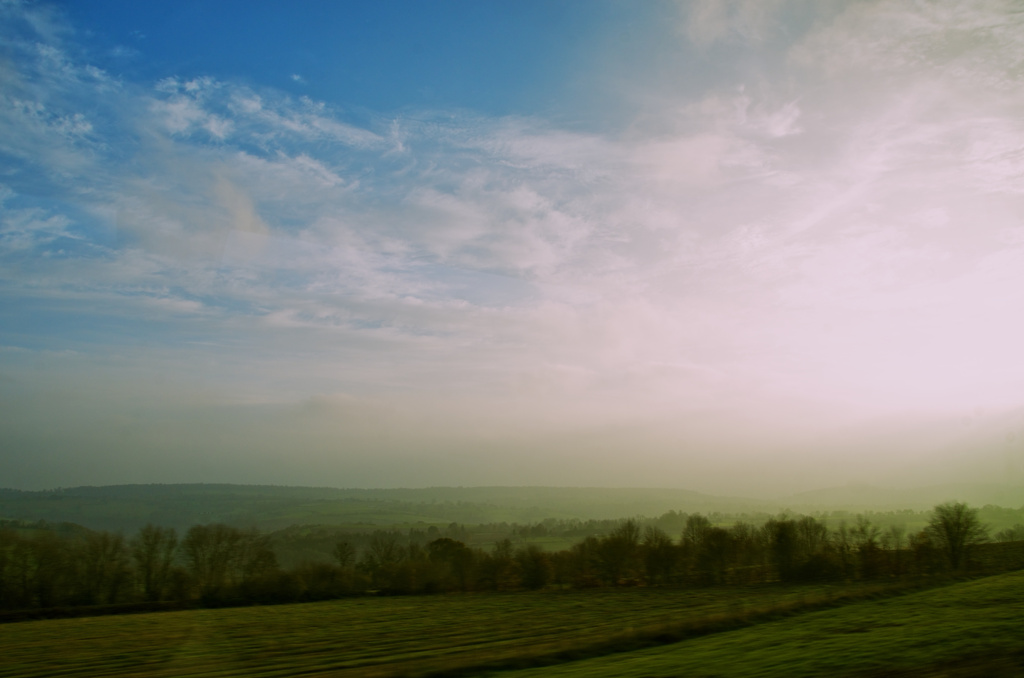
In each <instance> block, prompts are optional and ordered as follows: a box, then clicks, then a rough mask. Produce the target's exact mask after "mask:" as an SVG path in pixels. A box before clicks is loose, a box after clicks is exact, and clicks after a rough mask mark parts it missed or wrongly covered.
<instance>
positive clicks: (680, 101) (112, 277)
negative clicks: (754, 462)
mask: <svg viewBox="0 0 1024 678" xmlns="http://www.w3.org/2000/svg"><path fill="white" fill-rule="evenodd" d="M812 4H815V5H816V4H817V3H812ZM805 7H807V5H806V4H800V3H796V4H793V3H786V2H770V3H766V2H736V3H719V2H713V3H686V4H685V5H684V6H683V11H682V12H681V13H680V17H681V19H680V21H681V22H682V23H681V26H682V30H681V31H680V33H679V36H678V39H679V40H680V41H684V42H688V43H689V44H693V45H696V47H697V48H698V53H699V54H704V55H706V56H708V58H711V57H715V58H718V57H717V56H716V55H718V54H719V52H718V51H716V50H723V49H732V48H733V47H735V46H737V45H738V46H741V47H742V48H743V49H744V50H755V51H756V50H762V49H763V50H766V51H770V52H771V53H772V54H773V55H775V56H773V58H772V59H769V60H767V61H766V62H765V64H764V65H763V68H756V67H751V68H750V69H748V71H747V72H746V75H745V77H744V78H741V79H740V80H736V79H735V78H734V77H732V74H734V73H736V72H737V71H729V73H730V77H729V78H723V79H722V80H720V81H715V82H714V83H713V84H711V85H709V86H708V87H707V88H706V89H705V90H704V91H701V92H699V93H697V94H694V93H693V92H690V91H685V92H680V93H679V94H678V95H676V94H672V91H673V90H672V88H671V84H670V83H666V84H665V86H664V91H662V92H658V96H657V101H659V102H661V104H660V105H659V107H658V108H657V109H656V110H649V109H646V108H645V106H646V105H647V102H649V101H651V100H652V99H643V100H642V101H641V102H640V103H638V110H637V112H636V114H635V116H634V119H633V121H632V122H631V124H629V125H627V126H625V127H623V128H618V129H605V130H602V131H582V130H580V129H573V128H568V127H567V126H565V125H559V124H555V123H553V122H550V121H548V120H545V119H544V118H543V117H540V116H535V117H527V116H517V117H512V116H509V117H504V118H497V119H495V118H486V117H482V116H475V115H473V114H471V113H467V112H465V111H461V112H454V111H448V112H443V111H442V112H437V111H435V112H424V111H419V112H413V111H405V112H402V113H401V114H397V115H396V114H391V115H388V116H384V115H381V116H379V117H373V116H366V117H367V120H366V121H364V122H360V123H356V122H354V121H353V119H352V118H350V117H347V116H346V114H345V112H344V111H343V110H341V109H339V108H336V107H332V106H331V105H330V104H328V103H326V102H322V101H316V100H314V99H311V98H307V97H301V98H294V97H291V96H289V95H287V94H285V93H283V92H280V91H275V90H273V89H270V88H262V89H261V88H259V87H258V86H256V85H252V84H240V83H238V82H234V81H230V80H218V79H216V78H213V77H207V76H203V75H201V74H188V73H184V74H180V75H179V76H177V77H172V78H167V79H163V80H160V81H159V82H155V83H147V82H125V81H121V80H120V79H118V78H116V77H113V76H112V75H110V74H109V73H106V72H104V71H102V70H100V69H98V68H95V67H93V66H91V65H89V61H88V59H87V58H86V57H84V56H82V55H81V54H80V50H78V49H77V48H76V46H75V42H74V41H75V37H74V35H73V33H72V32H71V31H70V30H67V29H66V28H62V25H63V24H62V23H61V22H62V19H60V17H59V15H58V14H56V13H51V12H48V11H47V10H45V8H41V7H40V6H36V5H21V4H10V3H8V4H5V5H4V6H3V12H4V16H5V18H6V21H5V24H6V26H7V28H5V29H2V35H3V36H4V41H5V44H6V47H4V48H3V50H4V59H5V61H4V66H3V70H2V71H0V100H2V103H0V153H2V154H3V156H2V157H3V158H4V160H3V163H4V165H5V169H4V171H3V174H2V176H0V183H2V184H3V189H2V190H3V193H2V194H0V197H2V203H0V261H2V262H3V272H2V273H0V294H2V295H3V298H4V305H5V306H6V307H7V309H8V311H7V313H8V321H7V326H8V327H12V326H13V325H11V324H10V323H17V325H18V330H17V331H11V330H9V331H8V332H7V333H5V334H3V335H0V336H2V337H3V341H4V342H6V344H7V345H8V346H13V347H17V348H18V349H19V351H21V352H19V351H14V350H13V349H12V350H11V351H10V352H8V353H5V354H3V356H4V357H2V358H0V360H2V362H0V365H2V366H6V367H5V369H7V370H9V371H11V372H12V373H17V374H24V371H23V370H24V365H25V364H27V363H26V360H27V358H26V357H25V356H26V355H27V353H25V352H24V351H28V350H30V349H39V350H43V349H45V350H58V349H62V348H63V349H68V350H71V351H75V352H76V353H75V356H77V357H66V358H62V361H63V362H62V363H61V364H62V367H61V369H65V368H66V363H74V362H75V361H79V363H78V364H79V369H81V370H82V371H83V373H86V372H88V373H99V372H103V370H105V369H107V368H106V367H105V365H106V364H107V362H108V361H114V360H115V358H114V357H113V356H115V355H122V356H123V355H128V354H130V355H131V356H133V357H132V358H131V360H133V361H137V363H136V364H137V365H142V364H143V363H144V362H145V361H146V360H147V356H149V357H151V358H152V360H153V361H154V363H153V364H154V365H161V366H162V367H160V368H157V367H154V368H152V369H154V370H157V371H159V370H162V369H166V370H167V371H168V373H170V372H175V373H176V375H175V377H174V379H175V380H176V383H179V386H176V388H184V390H188V389H196V388H198V389H199V390H202V389H201V388H200V386H197V384H204V383H212V382H216V384H217V387H216V389H214V390H215V391H216V396H211V398H213V399H214V400H216V401H217V402H222V403H223V402H233V403H237V402H243V401H244V402H257V403H261V405H266V404H268V403H274V404H276V405H278V406H281V407H298V405H296V404H297V403H301V402H306V403H314V405H316V406H313V405H310V407H312V409H313V410H315V412H314V414H309V413H308V412H307V413H306V414H304V415H302V416H306V417H307V418H306V419H303V421H305V422H306V423H307V424H308V423H309V417H312V418H313V419H315V420H316V421H317V422H318V423H317V425H316V426H318V427H320V428H317V432H316V434H315V435H316V436H325V437H329V435H328V434H327V433H325V431H331V432H333V433H338V429H337V427H334V426H333V425H331V424H330V422H329V419H330V416H328V415H326V414H323V412H328V411H330V412H333V411H334V409H332V408H334V407H335V405H333V404H332V405H329V406H327V405H325V406H323V407H321V406H320V404H322V403H321V401H320V400H318V399H320V398H326V399H327V400H326V401H324V402H328V403H334V404H337V402H343V405H338V407H341V408H342V409H345V408H349V406H350V405H351V407H354V408H355V410H354V411H358V410H359V408H360V407H363V406H364V405H363V404H358V403H364V404H365V403H372V404H371V405H366V407H370V408H371V409H374V408H376V409H374V411H385V410H386V411H391V412H396V411H400V412H402V415H401V416H402V417H407V418H409V419H408V421H412V420H413V419H415V418H416V416H417V415H415V414H414V413H415V412H417V411H423V412H431V413H433V415H436V416H435V417H434V419H433V421H434V422H435V424H436V426H434V428H431V430H432V431H434V432H435V433H436V432H437V431H438V430H440V428H442V427H443V426H442V424H443V425H448V426H451V427H453V429H457V428H458V427H459V426H460V425H462V424H463V423H465V422H467V421H471V420H472V421H487V422H490V423H489V424H488V426H490V427H491V428H490V429H488V430H492V431H497V430H501V431H514V430H516V428H517V427H519V426H523V425H524V424H523V422H524V421H533V422H546V423H545V424H544V426H548V425H550V426H551V427H552V428H559V427H561V428H562V429H566V430H579V429H587V430H591V429H592V428H593V427H596V426H600V425H605V424H608V423H610V422H618V423H623V424H627V423H636V422H640V421H642V422H646V423H650V422H652V421H653V422H656V423H655V424H651V426H652V428H651V430H652V431H657V436H662V437H663V438H665V437H667V438H672V436H674V435H679V436H682V438H680V439H685V438H686V434H685V433H684V432H683V433H681V432H680V427H682V428H685V426H683V424H680V423H679V422H687V423H686V426H689V425H690V422H691V421H692V419H691V418H692V417H695V416H697V417H699V416H704V415H703V414H700V413H704V414H706V413H707V412H718V413H729V414H730V415H731V416H735V417H736V418H737V419H736V421H757V422H759V423H758V424H757V426H760V427H762V429H759V430H765V431H770V432H771V435H772V436H776V438H773V439H775V440H783V439H785V435H784V434H786V433H787V432H790V433H792V432H793V431H796V430H802V429H804V428H806V427H808V426H809V424H808V422H807V413H808V412H810V411H814V412H817V413H819V414H820V413H821V412H822V411H824V410H828V416H821V417H816V418H815V421H816V422H822V421H838V420H845V421H849V420H851V419H854V418H856V417H865V416H869V415H871V416H874V415H879V414H891V413H893V412H901V411H907V410H922V409H927V410H934V411H940V410H941V411H949V410H955V409H956V408H958V407H975V406H979V405H984V406H991V407H1009V406H1012V405H1017V404H1019V402H1018V400H1019V392H1020V391H1019V387H1020V386H1021V384H1022V383H1024V371H1022V370H1021V369H1020V368H1018V367H1015V365H1016V364H1017V362H1019V361H1017V360H1016V357H1017V353H1018V350H1017V346H1019V345H1020V341H1021V340H1024V326H1022V324H1021V323H1020V322H1018V321H1017V320H1016V319H1015V314H1014V312H1013V309H1014V308H1015V306H1014V305H1015V304H1017V303H1018V302H1019V301H1021V299H1020V298H1019V297H1020V293H1018V292H1017V290H1024V273H1022V271H1024V266H1021V264H1022V263H1024V237H1022V236H1021V234H1020V226H1019V217H1020V214H1021V202H1020V201H1021V200H1022V199H1024V197H1022V189H1021V186H1024V181H1022V179H1024V176H1022V175H1024V122H1022V120H1024V119H1022V118H1021V117H1020V115H1019V110H1020V106H1021V103H1022V101H1024V99H1022V96H1024V95H1022V94H1021V92H1024V88H1022V87H1021V86H1020V85H1021V84H1022V83H1021V77H1022V76H1021V72H1022V71H1021V68H1020V66H1021V63H1022V62H1024V37H1022V36H1024V30H1021V29H1022V28H1024V27H1022V26H1021V25H1020V21H1021V19H1020V16H1021V15H1020V14H1019V13H1014V12H1012V11H1010V10H1011V9H1012V7H1011V5H1010V4H1007V3H998V2H979V3H959V4H948V3H946V4H943V3H938V4H928V5H923V6H916V5H915V6H913V7H911V6H908V5H906V4H905V3H899V2H894V3H888V2H863V3H836V4H830V5H829V6H828V7H822V8H820V9H818V10H815V13H814V16H815V17H816V18H815V19H814V20H813V21H807V20H803V21H801V22H798V23H799V25H797V24H796V23H794V22H793V19H792V17H793V16H794V13H795V12H798V10H800V9H801V8H805ZM737 49H738V47H737ZM723 53H724V52H723ZM710 67H711V65H710V64H709V68H710ZM292 79H293V80H294V81H296V82H300V83H301V82H302V77H301V76H299V75H293V76H292ZM666 92H668V93H666ZM641 109H643V110H641ZM986 337H988V339H986ZM126 344H128V345H130V346H131V348H130V349H126V348H125V345H126ZM111 346H114V347H116V348H110V347H111ZM981 346H984V347H985V348H984V350H982V349H981V348H980V347H981ZM132 369H136V368H132ZM138 369H142V368H141V367H138ZM119 374H122V376H123V375H124V374H131V370H130V369H128V370H126V372H123V373H119ZM125 378H126V379H127V378H129V377H125ZM180 382H187V383H188V384H190V386H188V388H185V387H181V386H180ZM126 388H127V387H126ZM128 390H130V389H128ZM184 390H183V391H182V392H184ZM111 397H113V396H111ZM339 398H340V399H341V400H336V399H339ZM310 399H312V400H310ZM353 399H354V400H353ZM185 400H187V398H186V399H185ZM317 403H320V404H317ZM353 403H356V404H353ZM388 408H394V409H392V410H388ZM418 408H419V409H418ZM829 408H831V409H829ZM346 411H347V410H346ZM317 413H319V414H317ZM307 415H308V416H307ZM433 415H432V416H433ZM282 416H284V415H282ZM289 416H291V415H289ZM295 416H299V415H295ZM716 416H717V415H716ZM722 416H723V417H724V416H725V415H724V414H723V415H722ZM830 417H831V419H830ZM712 419H714V417H711V416H710V415H708V418H707V420H708V421H711V420H712ZM296 421H297V420H296ZM716 421H717V420H716ZM437 422H441V423H437ZM296 425H298V424H296ZM537 425H538V426H540V425H541V424H537ZM716 425H717V424H716ZM211 426H213V427H214V428H216V426H214V425H212V424H211ZM225 426H226V425H225ZM694 426H696V425H694ZM427 428H430V427H427ZM484 428H487V427H484ZM697 428H700V427H697ZM694 430H696V428H695V429H694ZM709 430H710V429H709ZM333 433H332V434H333ZM225 435H226V434H225ZM309 435H313V434H312V433H310V434H309ZM338 435H343V434H341V433H338ZM431 435H433V434H431ZM438 435H441V434H440V433H438ZM652 435H655V434H653V433H652ZM702 435H703V434H702ZM708 435H711V433H708ZM722 435H723V436H725V437H726V438H728V437H729V435H731V434H727V432H725V431H724V429H723V431H722ZM751 435H752V436H753V434H751ZM410 437H412V434H410ZM442 437H443V436H442ZM320 439H321V438H319V437H317V440H320ZM702 439H703V438H702ZM325 444H326V443H325Z"/></svg>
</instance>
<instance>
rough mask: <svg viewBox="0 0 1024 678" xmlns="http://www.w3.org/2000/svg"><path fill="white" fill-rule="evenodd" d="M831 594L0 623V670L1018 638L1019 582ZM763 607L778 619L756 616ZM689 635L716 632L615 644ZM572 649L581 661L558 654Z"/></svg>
mask: <svg viewBox="0 0 1024 678" xmlns="http://www.w3.org/2000/svg"><path fill="white" fill-rule="evenodd" d="M853 591H854V592H859V594H866V593H870V590H869V589H866V588H860V589H853ZM840 593H842V591H840V590H837V589H826V588H820V587H819V588H808V587H805V588H786V587H761V588H755V589H743V590H735V589H733V590H725V589H723V590H699V591H692V590H658V589H618V590H591V591H572V592H540V593H515V594H481V595H462V596H432V597H395V598H362V599H351V600H343V601H333V602H327V603H313V604H305V605H283V606H277V607H255V608H237V609H230V610H198V611H188V612H173V613H162V614H140V615H131V616H122V617H96V618H85V619H62V620H47V621H35V622H24V623H18V624H8V625H4V626H3V627H0V638H2V640H3V646H4V651H3V653H2V655H0V676H19V677H21V676H25V677H30V676H53V675H62V676H86V675H88V676H178V675H194V676H291V675H307V676H321V675H322V676H326V675H353V676H356V675H358V676H389V675H430V674H434V675H438V674H441V675H449V674H451V673H452V672H453V671H457V672H458V673H461V674H462V675H481V674H482V673H484V672H485V671H487V670H498V669H502V668H510V667H513V666H543V668H540V669H537V670H535V672H534V673H530V672H526V673H524V674H523V675H538V676H539V675H559V674H561V675H581V676H582V675H588V676H590V675H598V676H600V675H608V676H612V675H626V676H628V675H635V676H641V675H643V676H655V675H712V674H713V675H744V676H747V675H820V674H822V673H826V672H829V673H839V674H843V673H850V672H853V671H856V670H860V669H868V670H873V669H877V668H879V667H887V666H905V667H913V668H917V667H921V666H925V665H930V664H931V663H934V662H935V661H937V660H938V659H941V658H943V657H946V656H948V657H954V658H956V657H964V656H970V655H973V653H977V652H981V651H984V650H989V651H992V652H995V653H997V654H999V655H1000V656H1004V655H1006V654H1007V653H1008V652H1010V651H1011V650H1013V651H1019V650H1021V649H1022V644H1024V641H1022V640H1021V638H1024V634H1021V633H1020V627H1021V623H1022V622H1024V574H1022V573H1015V574H1011V575H1003V576H999V577H992V578H989V579H985V580H978V581H974V582H967V583H963V584H957V585H954V586H949V587H944V588H942V589H936V590H930V591H924V592H916V593H910V594H906V595H903V596H899V597H896V598H888V599H885V600H871V601H867V602H858V603H849V604H847V605H846V606H845V607H841V608H832V609H827V610H820V605H821V602H822V601H823V600H825V599H827V598H829V597H830V596H835V595H837V594H840ZM847 593H850V590H848V591H847ZM816 607H817V608H819V611H817V612H813V611H809V610H813V609H816ZM771 610H774V611H776V612H778V611H779V610H782V611H783V612H787V611H788V612H789V613H790V614H793V615H794V616H789V617H786V618H784V619H780V620H777V621H767V620H766V617H765V613H766V612H767V611H771ZM759 619H760V621H761V623H760V624H758V625H757V626H756V627H751V628H741V629H739V630H733V631H725V629H728V628H735V627H736V626H737V623H739V624H751V623H756V622H757V621H758V620H759ZM694 628H697V629H703V630H705V631H706V630H708V629H709V628H710V629H711V630H715V629H718V630H720V631H723V632H719V633H717V634H715V635H710V636H706V637H699V638H691V639H690V640H688V641H684V642H680V643H674V644H670V645H663V646H661V647H658V648H656V649H649V650H642V651H632V652H624V651H623V650H625V649H627V648H630V647H634V648H635V647H638V646H642V645H647V646H650V645H652V644H656V643H659V642H664V641H665V640H668V639H670V638H673V637H675V638H678V637H684V636H686V635H687V634H688V633H690V632H691V631H692V629H694ZM616 651H617V652H616ZM611 652H616V653H615V654H607V653H611ZM602 654H606V656H599V655H602ZM579 656H590V657H596V658H594V659H590V660H583V661H570V660H571V659H572V658H574V657H579ZM502 675H504V674H502ZM515 675H518V674H515Z"/></svg>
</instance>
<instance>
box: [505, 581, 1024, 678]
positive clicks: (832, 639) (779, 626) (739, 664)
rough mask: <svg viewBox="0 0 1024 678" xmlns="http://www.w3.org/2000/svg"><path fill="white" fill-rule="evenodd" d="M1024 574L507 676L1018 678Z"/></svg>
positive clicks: (1023, 666)
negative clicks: (961, 677) (918, 677)
mask: <svg viewBox="0 0 1024 678" xmlns="http://www.w3.org/2000/svg"><path fill="white" fill-rule="evenodd" d="M1022 625H1024V573H1021V572H1016V573H1013V574H1007V575H1000V576H996V577H989V578H986V579H980V580H975V581H970V582H964V583H960V584H956V585H952V586H948V587H943V588H939V589H931V590H927V591H920V592H916V593H911V594H908V595H905V596H900V597H897V598H888V599H884V600H874V601H862V602H858V603H855V604H851V605H847V606H844V607H842V608H838V609H831V610H823V611H816V612H810V613H808V614H803V615H799V616H792V617H788V618H785V619H779V620H775V621H771V622H766V623H763V624H759V625H757V626H756V627H748V628H743V629H737V630H735V631H732V632H729V633H720V634H715V635H708V636H704V637H700V638H693V639H691V640H688V641H685V642H680V643H674V644H671V645H665V646H663V647H659V648H653V649H648V650H641V651H637V652H629V653H621V654H612V655H605V656H602V657H598V658H594V659H589V660H584V661H578V662H570V663H566V664H563V665H560V666H549V667H545V668H544V669H543V670H526V671H514V672H503V673H502V675H503V676H515V678H527V676H531V677H532V676H537V677H539V676H624V677H629V676H637V677H639V676H647V677H650V676H707V675H714V676H720V677H723V678H724V677H727V676H825V675H827V676H1020V675H1024V633H1022V630H1021V629H1022Z"/></svg>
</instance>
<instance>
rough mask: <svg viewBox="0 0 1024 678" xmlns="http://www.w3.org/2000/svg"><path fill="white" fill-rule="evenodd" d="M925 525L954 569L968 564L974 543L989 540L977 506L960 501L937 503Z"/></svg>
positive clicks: (929, 534)
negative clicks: (975, 507)
mask: <svg viewBox="0 0 1024 678" xmlns="http://www.w3.org/2000/svg"><path fill="white" fill-rule="evenodd" d="M926 529H927V532H928V536H929V537H931V539H932V541H933V542H934V544H935V546H936V547H938V549H939V550H940V551H942V552H944V553H945V554H946V558H947V559H949V566H950V567H951V568H952V569H954V570H959V569H960V568H961V566H964V565H966V564H967V558H968V556H969V555H970V551H971V548H972V547H973V546H974V545H975V544H980V543H982V542H986V541H988V528H987V527H986V526H984V525H982V524H981V521H980V520H978V509H972V508H970V507H968V506H967V504H962V503H959V502H947V503H945V504H939V505H938V506H936V507H935V508H934V509H933V510H932V517H931V519H930V520H929V521H928V527H927V528H926Z"/></svg>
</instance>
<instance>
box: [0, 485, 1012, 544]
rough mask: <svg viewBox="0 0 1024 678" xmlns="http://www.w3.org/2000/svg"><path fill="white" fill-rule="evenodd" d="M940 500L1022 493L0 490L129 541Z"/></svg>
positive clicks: (54, 517)
mask: <svg viewBox="0 0 1024 678" xmlns="http://www.w3.org/2000/svg"><path fill="white" fill-rule="evenodd" d="M948 500H957V501H965V502H967V503H969V504H972V505H975V506H984V505H986V504H993V505H998V506H1003V507H1006V508H1019V507H1022V506H1024V487H1022V486H1017V485H994V484H988V485H984V484H960V485H935V486H931V487H923V488H915V489H891V488H880V487H874V486H869V485H848V486H842V487H835V488H828V489H822V490H815V491H810V492H802V493H799V494H794V495H790V496H786V497H779V498H777V499H774V500H754V499H746V498H742V497H720V496H714V495H709V494H701V493H699V492H693V491H690V490H684V489H668V488H646V489H645V488H585V487H429V488H399V489H339V488H329V487H286V486H276V485H224V484H181V485H159V484H156V485H110V486H101V487H92V486H87V487H71V488H58V489H55V490H43V491H22V490H10V489H3V490H0V520H2V519H6V520H26V521H38V520H45V521H48V522H50V523H61V522H70V523H76V524H78V525H83V526H85V527H87V528H90V529H102V530H122V531H125V532H129V533H130V532H134V531H135V530H137V529H138V528H139V527H142V526H143V525H145V524H146V523H153V524H155V525H162V526H166V527H175V528H178V529H184V528H187V527H189V526H191V525H195V524H200V523H213V522H223V523H227V524H230V525H235V526H239V527H257V528H260V529H262V530H277V529H281V528H284V527H288V526H291V525H336V526H347V527H356V528H365V527H372V526H397V525H418V524H426V525H431V524H433V525H438V526H445V525H449V524H451V523H459V524H463V525H478V524H483V523H501V522H506V523H519V524H532V523H537V522H540V521H542V520H544V519H545V518H557V519H572V518H578V519H580V520H588V519H598V520H601V519H615V518H625V517H632V516H647V517H652V518H653V517H657V516H661V515H663V514H665V513H667V512H668V511H676V512H680V513H698V512H699V513H705V514H713V513H721V514H730V515H736V514H765V513H777V512H779V511H783V510H792V511H797V512H806V513H811V512H815V511H834V510H846V511H865V510H879V511H889V510H902V509H914V510H926V509H929V508H931V507H932V506H934V505H935V504H937V503H941V502H943V501H948Z"/></svg>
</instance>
